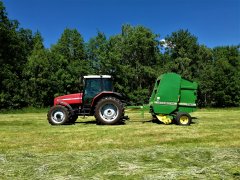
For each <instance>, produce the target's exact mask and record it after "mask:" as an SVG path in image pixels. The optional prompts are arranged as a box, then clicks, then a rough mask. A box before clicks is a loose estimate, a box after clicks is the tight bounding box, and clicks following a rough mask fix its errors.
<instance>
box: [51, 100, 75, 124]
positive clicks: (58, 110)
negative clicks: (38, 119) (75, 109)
mask: <svg viewBox="0 0 240 180" xmlns="http://www.w3.org/2000/svg"><path fill="white" fill-rule="evenodd" d="M69 117H70V112H69V111H68V109H67V108H66V107H64V106H61V105H56V106H53V107H51V109H50V110H49V112H48V115H47V118H48V122H49V124H51V125H63V124H68V123H69Z"/></svg>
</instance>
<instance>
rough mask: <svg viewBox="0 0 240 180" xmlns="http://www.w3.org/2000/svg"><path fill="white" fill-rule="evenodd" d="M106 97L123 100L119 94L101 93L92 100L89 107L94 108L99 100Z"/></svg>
mask: <svg viewBox="0 0 240 180" xmlns="http://www.w3.org/2000/svg"><path fill="white" fill-rule="evenodd" d="M106 96H112V97H115V98H118V99H119V100H121V101H123V100H124V99H125V98H124V97H123V95H122V94H120V93H117V92H112V91H103V92H101V93H99V94H98V95H96V96H95V97H94V98H93V100H92V103H91V107H94V106H95V105H96V104H97V102H98V101H99V100H100V99H102V98H103V97H106Z"/></svg>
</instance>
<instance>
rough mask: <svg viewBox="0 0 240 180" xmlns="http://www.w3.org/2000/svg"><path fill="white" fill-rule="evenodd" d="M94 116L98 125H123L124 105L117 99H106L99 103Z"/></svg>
mask: <svg viewBox="0 0 240 180" xmlns="http://www.w3.org/2000/svg"><path fill="white" fill-rule="evenodd" d="M94 116H95V118H96V120H97V122H98V124H102V125H116V124H121V123H122V121H123V116H124V107H123V104H122V102H121V101H120V100H119V99H117V98H115V97H104V98H102V99H101V100H100V101H99V102H98V103H97V105H96V108H95V113H94Z"/></svg>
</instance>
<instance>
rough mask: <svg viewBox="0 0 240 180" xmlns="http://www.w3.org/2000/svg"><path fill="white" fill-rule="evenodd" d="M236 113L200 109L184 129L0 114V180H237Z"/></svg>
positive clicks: (239, 135) (138, 121)
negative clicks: (63, 123) (64, 123)
mask: <svg viewBox="0 0 240 180" xmlns="http://www.w3.org/2000/svg"><path fill="white" fill-rule="evenodd" d="M239 114H240V109H220V110H219V109H213V110H211V109H210V110H209V109H207V110H204V109H202V110H199V111H197V112H195V113H193V114H192V116H193V117H195V118H194V119H193V124H192V125H191V126H189V127H182V126H176V125H174V124H173V125H162V124H156V123H152V122H151V121H150V119H151V116H150V115H149V114H145V116H144V119H142V117H141V116H140V114H139V113H137V112H136V111H129V112H128V115H129V117H130V118H131V120H130V121H127V122H126V124H125V125H119V126H98V125H96V124H95V121H94V118H92V117H88V118H85V119H82V118H80V119H78V121H77V123H76V124H75V125H67V126H50V125H49V124H48V122H47V120H46V113H19V114H12V113H9V114H0V179H239V178H240V131H239V125H240V119H239Z"/></svg>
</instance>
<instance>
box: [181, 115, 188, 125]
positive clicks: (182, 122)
mask: <svg viewBox="0 0 240 180" xmlns="http://www.w3.org/2000/svg"><path fill="white" fill-rule="evenodd" d="M188 122H189V118H188V117H187V116H181V117H180V123H181V124H188Z"/></svg>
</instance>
